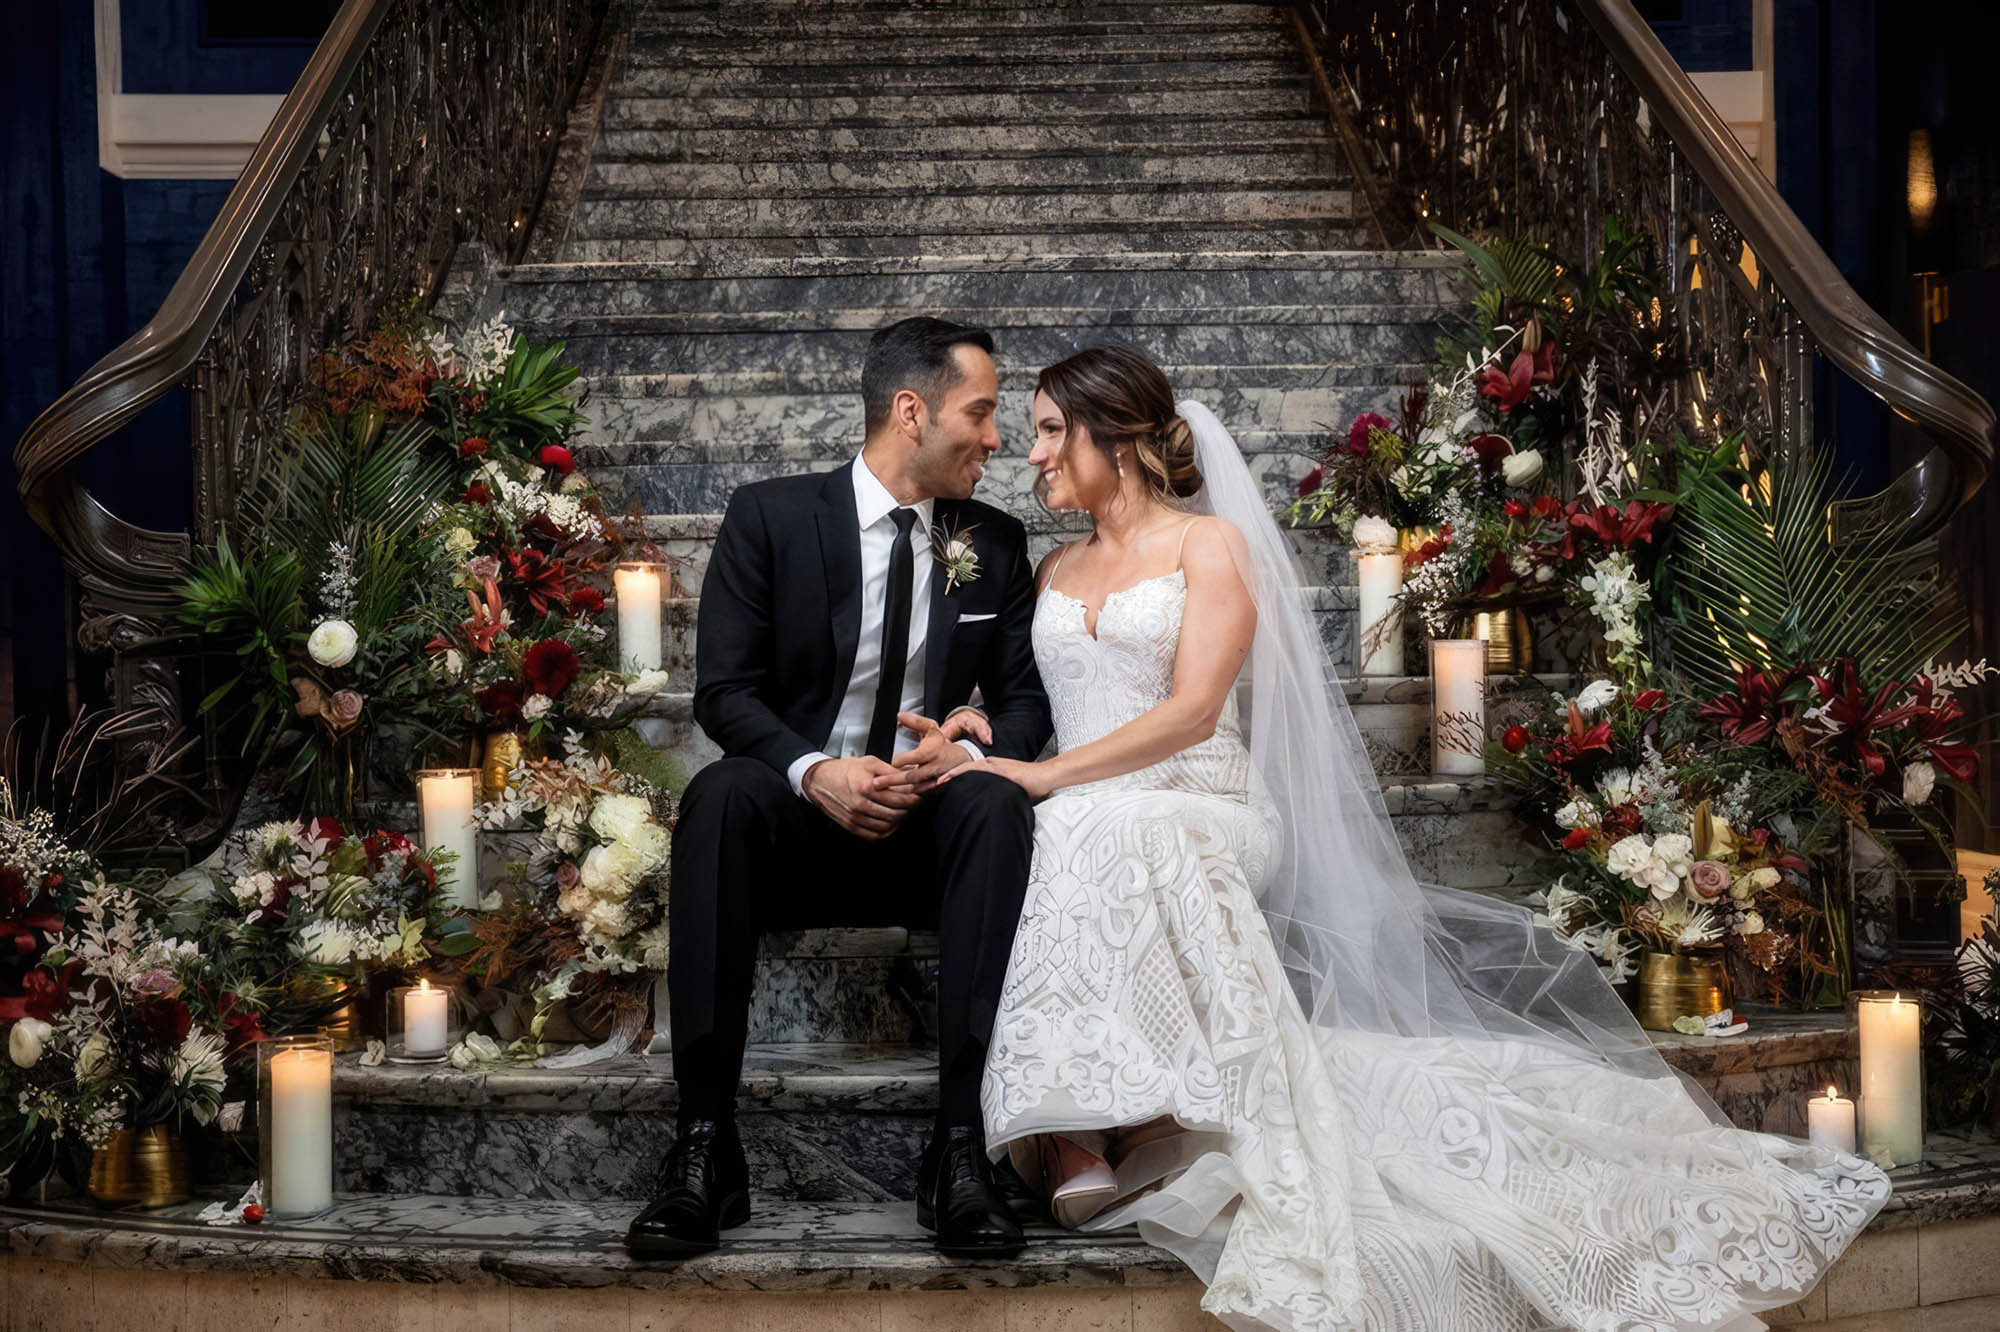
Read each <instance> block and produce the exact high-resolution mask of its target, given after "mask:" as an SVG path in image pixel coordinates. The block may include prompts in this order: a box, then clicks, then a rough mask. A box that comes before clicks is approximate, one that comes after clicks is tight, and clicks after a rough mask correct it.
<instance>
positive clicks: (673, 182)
mask: <svg viewBox="0 0 2000 1332" xmlns="http://www.w3.org/2000/svg"><path fill="white" fill-rule="evenodd" d="M1349 179H1351V173H1350V172H1349V171H1348V170H1347V169H1346V165H1345V163H1344V162H1343V161H1342V160H1341V158H1340V157H1339V155H1338V154H1337V153H1336V152H1335V150H1334V149H1333V147H1332V145H1331V144H1328V145H1325V146H1323V147H1317V148H1314V147H1288V148H1278V149H1267V150H1260V151H1256V152H1229V151H1224V150H1220V149H1218V150H1217V151H1214V152H1207V153H1199V154H1193V155H1186V156H1179V155H1177V156H1160V155H1150V156H1145V157H1140V156H1135V155H1133V154H1130V153H1115V154H1113V153H1071V154H1066V155H1063V156H1060V157H1058V156H1038V157H1033V158H1023V157H971V156H954V157H950V158H923V157H910V158H893V159H882V160H877V161H860V162H854V161H845V160H841V161H819V162H798V161H792V162H783V161H779V162H748V161H745V162H728V163H716V162H698V163H691V162H621V161H613V160H608V159H606V158H602V157H599V158H596V159H594V160H593V161H592V162H591V165H590V174H589V176H588V177H586V179H585V181H584V194H585V196H586V197H588V198H592V199H610V198H648V197H662V196H681V197H697V196H698V197H700V198H705V199H721V198H761V197H767V196H773V195H805V194H810V195H859V196H862V197H867V198H877V199H881V198H887V199H890V200H895V201H900V200H902V199H904V198H906V197H908V196H909V195H910V194H911V193H913V192H915V191H918V190H922V191H925V192H939V193H942V192H947V191H949V192H955V193H960V194H963V193H972V192H996V193H997V192H999V191H1003V190H1057V189H1063V190H1067V189H1082V188H1094V189H1096V188H1106V187H1109V186H1121V187H1123V188H1127V189H1129V188H1132V187H1133V186H1148V187H1151V188H1154V189H1159V190H1178V189H1193V188H1213V187H1215V186H1218V185H1233V186H1236V187H1238V188H1282V187H1284V186H1286V185H1302V184H1308V183H1313V184H1317V185H1319V186H1321V187H1323V188H1332V187H1333V186H1335V185H1340V186H1343V187H1344V186H1345V185H1346V184H1347V182H1348V180H1349Z"/></svg>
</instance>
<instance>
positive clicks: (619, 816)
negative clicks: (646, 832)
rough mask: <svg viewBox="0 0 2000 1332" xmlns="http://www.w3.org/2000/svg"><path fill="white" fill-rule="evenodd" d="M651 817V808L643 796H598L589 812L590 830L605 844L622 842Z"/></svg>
mask: <svg viewBox="0 0 2000 1332" xmlns="http://www.w3.org/2000/svg"><path fill="white" fill-rule="evenodd" d="M652 817H653V807H652V805H651V804H650V803H648V802H647V801H646V799H645V798H644V797H643V796H635V795H607V796H599V797H598V798H597V803H596V804H595V805H593V806H592V807H591V810H590V830H591V831H592V832H594V833H596V834H597V835H598V836H599V837H602V838H603V839H604V840H605V841H607V842H622V841H624V840H625V839H626V838H628V837H630V836H631V835H632V833H633V831H634V830H635V829H636V828H638V827H639V826H640V825H641V824H643V823H646V822H647V821H648V820H650V819H651V818H652Z"/></svg>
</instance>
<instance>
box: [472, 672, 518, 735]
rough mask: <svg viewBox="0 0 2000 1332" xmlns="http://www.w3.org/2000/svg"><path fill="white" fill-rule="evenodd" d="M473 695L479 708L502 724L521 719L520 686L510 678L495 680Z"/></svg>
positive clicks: (511, 723)
mask: <svg viewBox="0 0 2000 1332" xmlns="http://www.w3.org/2000/svg"><path fill="white" fill-rule="evenodd" d="M473 697H474V698H475V699H476V700H477V701H478V703H479V707H480V710H481V711H483V712H485V713H486V715H487V716H489V717H491V718H492V719H493V720H494V721H495V722H497V723H499V724H500V725H502V726H512V725H513V724H514V723H515V722H518V721H520V720H521V686H519V685H517V684H515V683H514V682H513V681H512V680H496V681H494V682H493V683H492V684H490V685H487V686H486V687H485V688H484V689H482V690H480V691H479V692H478V693H477V694H475V695H474V696H473Z"/></svg>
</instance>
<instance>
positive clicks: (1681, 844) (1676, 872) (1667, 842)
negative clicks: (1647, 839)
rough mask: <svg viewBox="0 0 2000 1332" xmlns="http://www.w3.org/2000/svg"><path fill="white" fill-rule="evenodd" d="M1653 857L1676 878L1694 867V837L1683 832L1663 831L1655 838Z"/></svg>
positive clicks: (1683, 875) (1683, 876)
mask: <svg viewBox="0 0 2000 1332" xmlns="http://www.w3.org/2000/svg"><path fill="white" fill-rule="evenodd" d="M1653 859H1654V860H1657V861H1658V862H1659V863H1660V868H1661V869H1663V870H1665V871H1666V872H1667V873H1669V874H1671V875H1673V876H1674V878H1676V879H1685V878H1686V877H1687V872H1688V871H1689V870H1691V869H1693V868H1694V839H1693V838H1691V837H1688V836H1686V835H1685V834H1683V833H1661V834H1660V835H1659V836H1658V837H1656V838H1654V839H1653Z"/></svg>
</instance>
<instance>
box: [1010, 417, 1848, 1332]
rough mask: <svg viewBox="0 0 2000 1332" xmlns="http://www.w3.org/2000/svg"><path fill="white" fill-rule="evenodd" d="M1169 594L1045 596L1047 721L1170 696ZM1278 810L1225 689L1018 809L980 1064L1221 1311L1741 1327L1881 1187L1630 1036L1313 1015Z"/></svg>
mask: <svg viewBox="0 0 2000 1332" xmlns="http://www.w3.org/2000/svg"><path fill="white" fill-rule="evenodd" d="M1223 438H1224V439H1226V435H1225V436H1224V437H1223ZM1231 447H1232V450H1233V445H1232V446H1231ZM1239 466H1240V464H1239ZM1203 470H1204V472H1205V473H1207V472H1208V468H1207V466H1206V465H1205V466H1204V469H1203ZM1211 480H1213V478H1212V477H1211ZM1238 522H1239V527H1241V526H1242V525H1243V522H1242V520H1241V519H1239V520H1238ZM1186 599H1187V586H1186V582H1185V579H1184V578H1183V577H1182V575H1180V574H1179V573H1178V572H1176V573H1173V574H1169V575H1167V576H1165V577H1161V578H1154V579H1149V580H1147V581H1145V582H1142V583H1139V584H1137V585H1135V586H1133V587H1130V588H1128V589H1125V590H1124V591H1122V592H1119V593H1117V594H1115V595H1114V596H1113V597H1112V598H1111V599H1110V600H1108V601H1107V602H1106V603H1105V605H1104V608H1103V610H1102V612H1101V613H1100V615H1099V616H1098V620H1097V628H1096V634H1095V635H1094V636H1093V635H1092V634H1091V633H1090V632H1088V631H1087V630H1086V628H1085V626H1084V613H1085V612H1084V608H1083V606H1082V605H1081V604H1080V603H1078V602H1076V601H1073V600H1071V599H1070V598H1068V597H1066V596H1064V595H1062V594H1061V593H1059V592H1055V591H1050V592H1047V593H1045V594H1044V595H1043V596H1042V598H1041V600H1040V603H1039V605H1038V606H1037V608H1036V612H1035V621H1034V634H1035V653H1036V658H1037V661H1038V663H1039V665H1040V667H1041V674H1042V680H1043V683H1044V685H1045V686H1046V688H1047V690H1048V694H1049V699H1050V703H1051V706H1052V708H1053V711H1054V715H1055V721H1056V739H1057V743H1058V744H1059V745H1060V746H1062V747H1064V748H1068V747H1072V746H1076V745H1081V744H1084V743H1087V742H1089V741H1091V740H1094V739H1096V738H1098V737H1100V736H1103V735H1105V734H1107V733H1109V732H1111V731H1113V730H1115V729H1117V728H1118V727H1119V726H1122V725H1123V724H1125V723H1126V722H1129V721H1131V720H1133V719H1134V718H1136V717H1138V716H1139V715H1140V714H1142V713H1144V712H1146V711H1147V710H1148V709H1150V708H1152V707H1154V706H1155V705H1157V704H1158V703H1160V702H1161V701H1162V700H1164V699H1165V698H1166V697H1167V696H1168V694H1169V692H1170V691H1171V687H1172V678H1173V665H1174V658H1175V653H1176V650H1177V648H1178V645H1179V639H1180V625H1181V614H1182V610H1183V607H1184V605H1185V603H1186ZM1260 609H1261V610H1262V616H1261V618H1260V625H1259V636H1260V646H1259V648H1258V649H1257V650H1258V651H1264V650H1265V649H1264V647H1263V646H1262V642H1263V634H1264V628H1265V625H1264V621H1266V620H1270V619H1272V618H1273V617H1272V615H1271V611H1270V608H1269V603H1268V600H1267V599H1264V598H1260ZM1257 706H1259V705H1257V704H1256V703H1255V701H1254V696H1253V702H1252V707H1253V708H1255V707H1257ZM1365 766H1366V765H1365V760H1363V761H1362V767H1363V768H1364V770H1365ZM1284 834H1285V829H1284V826H1283V822H1282V819H1281V817H1280V810H1279V806H1278V804H1277V803H1274V801H1273V799H1272V798H1271V794H1270V790H1269V789H1268V787H1267V784H1266V782H1265V780H1264V778H1263V777H1262V776H1261V775H1260V771H1259V767H1258V765H1257V764H1254V763H1253V761H1252V753H1251V749H1250V748H1249V747H1248V746H1247V745H1246V741H1245V733H1244V728H1243V725H1242V721H1241V719H1240V717H1239V714H1238V710H1237V706H1236V704H1235V702H1234V700H1232V701H1231V703H1230V704H1229V706H1228V707H1227V709H1226V710H1225V712H1224V714H1223V717H1222V720H1221V723H1220V725H1219V726H1218V727H1217V729H1216V731H1215V734H1214V735H1213V736H1212V737H1211V738H1210V739H1208V740H1206V741H1204V742H1202V743H1201V744H1198V745H1195V746H1194V747H1192V748H1190V749H1187V750H1184V751H1182V752H1181V753H1179V754H1176V755H1175V756H1173V757H1172V758H1170V759H1168V760H1166V761H1164V762H1162V763H1159V764H1156V765H1154V766H1152V767H1150V768H1146V769H1143V770H1141V771H1138V772H1133V773H1129V774H1126V775H1124V776H1121V777H1116V778H1112V779H1108V780H1105V781H1100V782H1095V783H1092V784H1090V785H1087V786H1081V787H1074V788H1069V789H1066V790H1061V791H1058V792H1056V793H1055V794H1054V795H1053V796H1051V797H1050V798H1049V799H1047V800H1045V801H1044V802H1043V803H1042V804H1040V805H1039V806H1038V807H1037V811H1036V831H1035V855H1034V867H1033V870H1032V873H1031V878H1030V882H1029V887H1028V894H1027V900H1026V905H1025V908H1024V914H1023V917H1022V921H1021V925H1020V929H1019V932H1018V934H1017V936H1016V939H1015V945H1014V952H1013V956H1012V962H1011V965H1010V968H1009V974H1008V979H1007V983H1006V988H1005V991H1004V993H1003V995H1002V999H1001V1007H1000V1013H999V1018H998V1021H997V1023H996V1028H995V1032H994V1039H993V1044H992V1049H991V1052H990V1057H989V1060H988V1064H987V1069H986V1075H985V1081H984V1085H983V1103H984V1112H985V1118H986V1125H987V1129H988V1134H989V1146H990V1148H991V1150H993V1151H994V1153H995V1154H996V1155H997V1154H998V1153H999V1152H1000V1151H1001V1150H1003V1149H1005V1148H1007V1147H1008V1145H1009V1144H1011V1143H1015V1142H1017V1141H1018V1140H1021V1139H1025V1138H1028V1137H1030V1136H1031V1135H1043V1134H1052V1133H1060V1134H1065V1135H1075V1136H1076V1137H1078V1138H1079V1139H1080V1140H1082V1141H1085V1142H1093V1143H1100V1144H1102V1143H1108V1144H1109V1145H1108V1147H1107V1148H1106V1152H1105V1154H1106V1155H1107V1156H1108V1158H1109V1161H1110V1164H1111V1166H1112V1167H1113V1170H1114V1173H1115V1176H1116V1183H1117V1195H1118V1200H1117V1201H1116V1202H1115V1203H1114V1204H1113V1205H1112V1206H1110V1207H1109V1208H1107V1209H1106V1210H1104V1211H1102V1212H1100V1213H1099V1214H1098V1215H1097V1216H1096V1217H1095V1218H1094V1219H1092V1220H1090V1221H1089V1222H1088V1223H1087V1228H1089V1229H1100V1228H1107V1227H1115V1226H1123V1225H1128V1224H1132V1223H1137V1225H1138V1226H1139V1229H1140V1231H1141V1233H1142V1234H1143V1235H1144V1236H1145V1237H1146V1238H1147V1239H1148V1240H1149V1241H1151V1242H1153V1243H1155V1244H1158V1245H1160V1246H1162V1247H1164V1248H1167V1249H1169V1250H1171V1251H1173V1252H1174V1253H1176V1254H1177V1255H1179V1256H1180V1257H1181V1258H1183V1259H1184V1260H1185V1261H1186V1262H1187V1263H1188V1264H1189V1266H1190V1267H1191V1268H1193V1269H1194V1271H1195V1272H1196V1273H1197V1274H1198V1275H1200V1276H1201V1277H1202V1278H1203V1279H1204V1280H1205V1281H1207V1282H1208V1292H1207V1295H1206V1297H1205V1299H1204V1300H1203V1307H1204V1308H1206V1309H1208V1310H1209V1311H1210V1312H1212V1313H1215V1314H1217V1315H1219V1316H1221V1317H1222V1318H1223V1320H1224V1321H1225V1322H1227V1323H1229V1324H1230V1325H1231V1326H1234V1327H1239V1328H1266V1327H1268V1328H1280V1329H1288V1330H1289V1329H1319V1328H1343V1329H1345V1328H1370V1329H1373V1328H1399V1329H1423V1330H1425V1332H1502V1330H1505V1329H1524V1330H1525V1329H1533V1328H1546V1327H1576V1328H1587V1329H1613V1328H1620V1329H1623V1328H1648V1329H1650V1328H1661V1329H1666V1328H1694V1327H1711V1326H1724V1325H1730V1324H1734V1325H1736V1326H1743V1327H1754V1326H1759V1325H1760V1324H1758V1323H1757V1321H1756V1320H1755V1319H1753V1318H1749V1317H1747V1315H1749V1314H1751V1313H1753V1312H1755V1311H1757V1310H1760V1309H1770V1308H1774V1307H1777V1306H1780V1305H1784V1304H1787V1303H1790V1302H1791V1301H1793V1300H1796V1299H1798V1298H1799V1297H1800V1296H1801V1295H1802V1294H1804V1293H1805V1292H1806V1291H1807V1290H1809V1289H1811V1287H1812V1286H1813V1284H1814V1283H1815V1282H1817V1280H1818V1279H1819V1277H1820V1276H1821V1275H1822V1274H1823V1273H1824V1272H1825V1270H1826V1268H1827V1267H1828V1266H1829V1265H1830V1264H1831V1263H1832V1261H1833V1259H1834V1258H1835V1257H1836V1256H1838V1254H1839V1253H1840V1252H1841V1250H1842V1249H1843V1248H1845V1247H1846V1245H1847V1244H1848V1242H1849V1241H1850V1240H1852V1239H1853V1237H1854V1236H1855V1235H1856V1234H1857V1233H1858V1232H1859V1231H1860V1229H1861V1228H1862V1227H1863V1226H1864V1225H1866V1224H1867V1222H1868V1221H1869V1219H1870V1218H1871V1217H1872V1216H1873V1215H1874V1213H1875V1212H1876V1211H1877V1210H1878V1209H1879V1208H1880V1207H1881V1205H1882V1203H1883V1201H1884V1200H1885V1199H1886V1197H1887V1194H1888V1183H1887V1179H1886V1177H1885V1176H1884V1175H1883V1174H1882V1173H1881V1172H1880V1171H1879V1170H1877V1169H1875V1168H1874V1167H1873V1166H1871V1165H1869V1164H1867V1163H1866V1162H1864V1161H1861V1160H1858V1159H1856V1158H1854V1157H1851V1156H1845V1155H1840V1154H1836V1153H1833V1152H1829V1151H1823V1150H1820V1149H1816V1148H1812V1147H1809V1146H1807V1145H1806V1144H1803V1143H1800V1142H1797V1141H1793V1140H1790V1139H1786V1138H1781V1137H1776V1136H1771V1135H1765V1134H1758V1133H1751V1132H1745V1131H1741V1130H1737V1129H1734V1128H1730V1127H1728V1126H1726V1124H1722V1123H1719V1122H1717V1120H1718V1118H1719V1116H1716V1115H1714V1114H1713V1108H1712V1106H1709V1107H1707V1108H1704V1106H1705V1104H1706V1103H1705V1100H1704V1098H1702V1097H1701V1093H1699V1092H1698V1091H1695V1090H1691V1089H1690V1088H1688V1087H1686V1086H1684V1085H1683V1084H1682V1082H1681V1081H1679V1080H1678V1078H1677V1075H1674V1074H1672V1073H1671V1072H1670V1071H1669V1070H1668V1069H1667V1068H1666V1066H1665V1065H1664V1063H1661V1062H1659V1061H1657V1059H1656V1058H1654V1057H1653V1056H1652V1055H1651V1052H1650V1047H1647V1048H1646V1050H1645V1058H1647V1059H1652V1061H1653V1062H1652V1063H1651V1064H1647V1063H1645V1062H1644V1061H1643V1060H1642V1059H1639V1058H1637V1057H1635V1058H1633V1059H1630V1060H1625V1061H1622V1062H1621V1061H1620V1060H1616V1059H1610V1060H1607V1059H1603V1058H1594V1057H1592V1056H1591V1053H1590V1051H1589V1049H1588V1048H1579V1047H1578V1046H1575V1045H1568V1044H1565V1043H1564V1042H1562V1041H1559V1040H1538V1039H1532V1038H1530V1037H1529V1036H1523V1037H1522V1038H1521V1039H1502V1038H1487V1039H1479V1038H1474V1037H1471V1036H1467V1035H1463V1034H1445V1035H1437V1036H1412V1035H1409V1034H1401V1033H1385V1032H1382V1031H1380V1030H1372V1031H1371V1030H1366V1029H1362V1028H1361V1027H1360V1026H1358V1025H1355V1024H1349V1023H1327V1022H1323V1021H1317V1020H1309V1019H1308V1017H1307V1012H1306V1010H1305V1009H1303V1008H1302V1007H1301V1004H1300V1000H1299V998H1298V997H1297V996H1296V991H1295V988H1294V984H1293V981H1294V976H1293V975H1292V974H1290V972H1289V971H1288V967H1287V965H1286V963H1284V962H1283V961H1281V959H1280V956H1279V952H1278V948H1277V946H1276V945H1275V944H1274V942H1273V936H1272V932H1271V928H1270V927H1269V926H1268V925H1267V923H1266V917H1265V911H1266V910H1268V909H1269V908H1270V904H1269V902H1268V901H1261V902H1260V896H1261V895H1262V894H1263V893H1264V890H1265V888H1266V887H1267V885H1266V883H1265V880H1266V878H1267V876H1268V875H1269V874H1271V873H1272V871H1273V869H1274V867H1275V866H1276V865H1278V864H1279V863H1280V861H1281V859H1282V857H1283V856H1284V854H1285V846H1286V843H1285V840H1284ZM1352 872H1353V874H1355V875H1357V876H1359V875H1363V874H1367V873H1369V872H1370V871H1369V870H1368V869H1367V868H1366V867H1364V866H1361V865H1355V866H1354V867H1353V870H1352ZM1405 873H1406V871H1405ZM1354 884H1355V888H1354V897H1355V900H1356V903H1357V906H1356V909H1357V910H1361V909H1365V908H1363V907H1361V906H1360V905H1359V903H1361V902H1362V901H1364V900H1366V898H1367V894H1366V893H1365V892H1363V891H1361V881H1360V880H1359V879H1358V878H1357V879H1355V880H1354ZM1335 888H1336V890H1339V891H1345V889H1344V888H1343V886H1342V885H1341V884H1339V883H1336V884H1335ZM1432 891H1433V892H1435V891H1436V890H1432ZM1460 896H1463V895H1460ZM1591 984H1594V985H1595V984H1601V982H1598V981H1597V980H1596V979H1595V977H1594V976H1593V977H1592V978H1591ZM1604 993H1605V996H1606V997H1607V998H1608V997H1609V990H1608V988H1606V989H1605V991H1604ZM1420 1002H1421V1001H1419V1003H1420ZM1621 1011H1622V1010H1621ZM1490 1021H1492V1022H1498V1021H1500V1019H1498V1018H1493V1019H1490ZM1418 1029H1419V1030H1422V1028H1418ZM1431 1029H1432V1030H1435V1029H1436V1027H1435V1025H1434V1026H1433V1027H1432V1028H1431ZM1613 1035H1614V1036H1617V1037H1620V1038H1622V1036H1623V1035H1624V1033H1622V1032H1621V1033H1613ZM1632 1035H1633V1037H1634V1038H1635V1039H1636V1040H1637V1041H1641V1042H1642V1041H1643V1038H1642V1037H1638V1035H1637V1032H1636V1028H1634V1029H1633V1032H1632ZM1585 1044H1586V1045H1587V1042H1586V1043H1585ZM1635 1070H1636V1071H1635ZM1648 1073H1650V1074H1652V1075H1651V1076H1648V1075H1647V1074H1648ZM1134 1126H1145V1130H1144V1132H1142V1133H1141V1134H1139V1135H1137V1136H1136V1137H1134V1138H1128V1139H1127V1140H1126V1141H1127V1142H1128V1143H1134V1142H1135V1143H1136V1144H1137V1145H1132V1146H1129V1148H1127V1149H1126V1150H1121V1148H1120V1141H1119V1139H1118V1138H1117V1137H1116V1136H1115V1131H1116V1130H1119V1129H1129V1128H1132V1127H1134ZM1163 1129H1164V1130H1167V1131H1165V1132H1162V1130H1163ZM1140 1139H1143V1141H1141V1140H1140Z"/></svg>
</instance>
